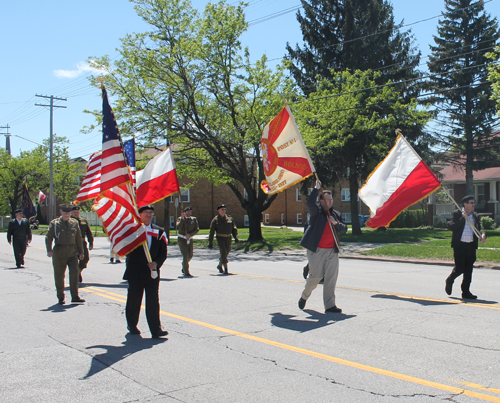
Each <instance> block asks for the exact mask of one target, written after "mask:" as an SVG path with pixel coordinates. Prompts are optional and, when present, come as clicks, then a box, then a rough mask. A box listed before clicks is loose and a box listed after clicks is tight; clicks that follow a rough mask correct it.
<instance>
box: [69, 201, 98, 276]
mask: <svg viewBox="0 0 500 403" xmlns="http://www.w3.org/2000/svg"><path fill="white" fill-rule="evenodd" d="M71 217H72V218H74V219H75V220H77V221H78V224H79V225H80V232H81V233H82V240H83V256H84V258H83V260H80V261H79V262H78V268H79V269H80V273H79V280H80V283H81V282H82V281H83V279H82V270H83V269H85V268H86V267H87V263H88V262H89V260H90V256H89V250H92V249H93V248H94V236H93V235H92V230H91V229H90V224H89V222H88V221H87V219H86V218H84V217H80V206H73V210H72V211H71ZM85 238H86V239H87V240H88V241H89V246H88V247H87V241H86V239H85Z"/></svg>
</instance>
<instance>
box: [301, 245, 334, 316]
mask: <svg viewBox="0 0 500 403" xmlns="http://www.w3.org/2000/svg"><path fill="white" fill-rule="evenodd" d="M307 261H308V262H309V275H308V276H307V280H306V285H305V287H304V291H302V299H305V300H307V299H308V298H309V297H310V296H311V293H312V292H313V290H314V289H315V288H316V287H317V286H318V284H319V282H320V281H321V279H322V278H324V279H325V283H324V285H323V303H324V304H325V309H329V308H332V307H334V306H335V286H336V285H337V278H338V276H339V254H338V253H335V252H334V249H322V248H317V249H316V252H311V251H310V250H309V249H308V250H307Z"/></svg>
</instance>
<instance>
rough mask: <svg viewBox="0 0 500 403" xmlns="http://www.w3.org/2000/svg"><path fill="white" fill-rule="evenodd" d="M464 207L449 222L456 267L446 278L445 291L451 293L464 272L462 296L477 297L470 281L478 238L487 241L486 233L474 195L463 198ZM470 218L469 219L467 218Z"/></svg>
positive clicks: (467, 297) (465, 297) (456, 211)
mask: <svg viewBox="0 0 500 403" xmlns="http://www.w3.org/2000/svg"><path fill="white" fill-rule="evenodd" d="M462 203H463V208H462V209H461V210H455V211H454V212H453V216H452V219H451V220H450V222H449V223H448V229H449V230H451V231H453V234H452V236H451V247H452V248H453V257H454V259H455V267H454V268H453V270H452V272H451V273H450V275H449V276H448V278H447V279H446V285H445V291H446V294H448V295H451V291H452V288H453V282H454V281H455V279H456V278H457V277H458V276H460V275H461V274H463V275H464V276H463V279H462V298H464V299H476V298H477V296H476V295H473V294H472V293H471V292H470V283H471V282H472V269H473V267H474V262H475V261H476V249H477V247H478V240H480V241H481V242H482V243H483V244H485V243H486V234H485V233H484V232H483V231H482V230H481V220H480V219H479V216H478V215H477V213H476V212H475V211H474V207H475V205H476V202H475V200H474V196H465V197H464V198H463V199H462ZM467 218H468V219H467ZM470 223H472V224H473V225H474V226H475V227H476V230H477V232H478V233H479V234H480V235H481V238H478V237H477V234H476V232H475V231H474V229H473V228H472V227H471V224H470Z"/></svg>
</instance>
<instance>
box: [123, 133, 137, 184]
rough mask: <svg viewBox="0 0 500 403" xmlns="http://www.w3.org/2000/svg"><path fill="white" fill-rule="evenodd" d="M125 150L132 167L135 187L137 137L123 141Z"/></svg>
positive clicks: (132, 179)
mask: <svg viewBox="0 0 500 403" xmlns="http://www.w3.org/2000/svg"><path fill="white" fill-rule="evenodd" d="M123 151H125V159H126V161H127V165H128V166H129V168H130V175H131V176H132V178H131V182H132V185H133V187H134V189H135V172H136V168H135V139H132V140H127V141H126V142H125V143H123Z"/></svg>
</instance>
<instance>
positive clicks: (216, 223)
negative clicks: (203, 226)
mask: <svg viewBox="0 0 500 403" xmlns="http://www.w3.org/2000/svg"><path fill="white" fill-rule="evenodd" d="M226 210H227V209H226V206H225V205H224V204H221V205H220V206H219V207H217V215H216V216H215V217H214V218H213V220H212V222H211V223H210V235H209V236H208V247H209V248H210V249H212V248H213V242H214V234H217V244H218V245H219V250H220V258H219V264H218V265H217V269H218V270H219V273H224V274H228V270H227V256H228V255H229V252H231V235H232V236H234V241H235V242H236V243H238V242H239V239H238V228H236V224H235V223H234V219H233V217H231V216H229V215H227V214H226ZM222 267H224V271H222Z"/></svg>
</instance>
